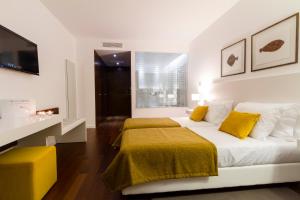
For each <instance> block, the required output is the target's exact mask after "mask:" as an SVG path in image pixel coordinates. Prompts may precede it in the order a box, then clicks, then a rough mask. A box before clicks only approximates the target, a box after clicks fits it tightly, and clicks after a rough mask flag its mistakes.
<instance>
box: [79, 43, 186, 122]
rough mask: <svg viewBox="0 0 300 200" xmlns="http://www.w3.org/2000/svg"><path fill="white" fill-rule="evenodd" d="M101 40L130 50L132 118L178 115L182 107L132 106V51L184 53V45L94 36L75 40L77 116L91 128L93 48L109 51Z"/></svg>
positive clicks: (93, 104) (93, 85)
mask: <svg viewBox="0 0 300 200" xmlns="http://www.w3.org/2000/svg"><path fill="white" fill-rule="evenodd" d="M102 42H122V43H123V48H122V49H117V50H124V51H132V58H131V87H132V91H133V93H132V115H133V117H152V116H179V115H183V114H184V111H185V109H184V108H162V109H136V106H135V105H136V104H135V99H136V98H135V62H134V61H135V52H136V51H147V52H187V49H188V48H187V46H186V45H183V44H176V43H166V42H163V41H162V42H157V41H156V42H152V41H115V40H114V41H108V40H103V39H97V38H79V39H78V42H77V58H78V65H79V66H80V69H79V70H80V72H79V73H80V74H82V77H78V80H77V81H78V85H79V100H78V104H79V105H82V106H80V107H79V110H78V112H79V116H84V117H85V118H86V120H87V126H88V127H95V79H94V50H113V49H111V48H103V47H102Z"/></svg>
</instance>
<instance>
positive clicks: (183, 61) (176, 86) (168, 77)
mask: <svg viewBox="0 0 300 200" xmlns="http://www.w3.org/2000/svg"><path fill="white" fill-rule="evenodd" d="M135 63H136V86H137V90H136V105H137V108H153V107H184V106H186V87H187V84H186V66H187V55H186V54H180V53H149V52H137V53H136V56H135Z"/></svg>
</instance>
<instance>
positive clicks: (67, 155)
mask: <svg viewBox="0 0 300 200" xmlns="http://www.w3.org/2000/svg"><path fill="white" fill-rule="evenodd" d="M123 121H124V119H122V118H120V119H111V120H107V121H105V122H103V123H101V124H99V127H98V128H97V129H88V142H87V143H86V144H85V143H69V144H57V165H58V181H57V183H56V184H55V185H54V187H52V189H51V190H50V191H49V192H48V193H47V194H46V196H45V197H44V200H50V199H51V200H53V199H55V200H56V199H57V200H60V199H66V200H72V199H80V200H85V199H88V200H94V199H95V200H120V199H124V198H123V197H122V196H121V194H120V193H118V192H110V191H109V190H108V189H106V187H105V186H104V184H103V183H102V181H101V173H102V172H103V171H104V170H105V169H106V167H107V166H108V164H109V163H110V162H111V160H112V159H113V157H114V156H115V155H116V153H117V150H114V149H113V148H112V147H111V143H112V141H113V140H114V138H115V137H116V136H117V135H118V133H119V130H120V128H121V126H122V124H123Z"/></svg>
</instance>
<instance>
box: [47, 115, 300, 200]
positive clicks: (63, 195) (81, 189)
mask: <svg viewBox="0 0 300 200" xmlns="http://www.w3.org/2000/svg"><path fill="white" fill-rule="evenodd" d="M123 120H124V119H122V118H116V119H115V118H111V119H108V120H107V121H105V122H103V123H101V124H100V126H99V127H98V129H88V142H87V143H86V144H85V143H72V144H58V145H57V156H58V181H57V183H56V184H55V185H54V187H53V188H52V189H51V190H50V191H49V192H48V193H47V194H46V196H45V197H44V199H45V200H73V199H78V200H85V199H88V200H94V199H95V200H96V199H97V200H123V199H143V200H150V199H153V198H154V199H155V198H163V199H164V198H166V199H169V198H170V199H177V198H178V199H208V198H205V197H207V195H211V196H209V197H210V198H209V199H222V200H223V199H227V198H221V197H222V196H223V195H221V196H220V193H222V192H223V193H227V192H229V193H230V192H237V193H239V191H241V192H245V191H249V190H250V191H253V190H256V189H267V190H270V189H271V190H272V191H273V190H275V191H277V188H279V189H280V188H281V189H283V190H284V191H285V189H288V190H290V188H289V187H290V184H289V185H276V186H259V187H247V188H235V189H225V190H224V189H223V190H206V191H193V192H181V193H169V194H158V195H141V196H133V197H127V198H125V197H123V196H122V195H121V194H120V193H118V192H110V191H109V190H108V189H107V188H106V187H105V185H104V184H103V183H102V181H101V173H102V172H103V171H104V170H105V169H106V167H107V166H108V164H109V163H110V161H111V160H112V159H113V157H114V156H115V155H116V153H117V150H114V149H113V148H112V147H111V143H112V142H113V140H114V138H115V137H116V136H117V135H118V133H119V129H120V128H121V126H122V123H123ZM292 187H297V186H295V185H292ZM253 193H254V194H256V196H255V197H256V199H264V200H268V199H270V200H275V199H276V198H274V197H272V195H271V197H272V198H268V197H267V196H265V195H264V194H265V193H261V194H262V195H261V198H257V196H259V195H258V194H259V193H256V192H253ZM280 194H281V195H282V193H280ZM297 194H298V193H297ZM191 195H192V196H191ZM194 195H196V196H194ZM202 195H203V196H202ZM286 195H287V196H289V195H290V193H286ZM182 196H184V197H182ZM214 196H215V197H216V198H214ZM296 196H297V195H296ZM194 197H195V198H194ZM297 197H299V199H300V195H299V196H297ZM228 199H236V198H228ZM238 199H239V198H238ZM245 199H249V198H245ZM283 199H284V198H283ZM292 199H295V195H294V196H293V198H292Z"/></svg>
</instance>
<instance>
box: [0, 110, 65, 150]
mask: <svg viewBox="0 0 300 200" xmlns="http://www.w3.org/2000/svg"><path fill="white" fill-rule="evenodd" d="M61 122H62V117H61V116H60V115H51V116H33V117H29V118H19V119H17V118H15V119H10V120H8V119H0V146H3V145H6V144H9V143H11V142H14V141H16V140H19V139H21V138H24V137H26V136H29V135H31V134H33V133H36V132H39V131H41V130H43V129H46V128H48V127H50V126H53V125H55V124H58V123H61Z"/></svg>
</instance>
